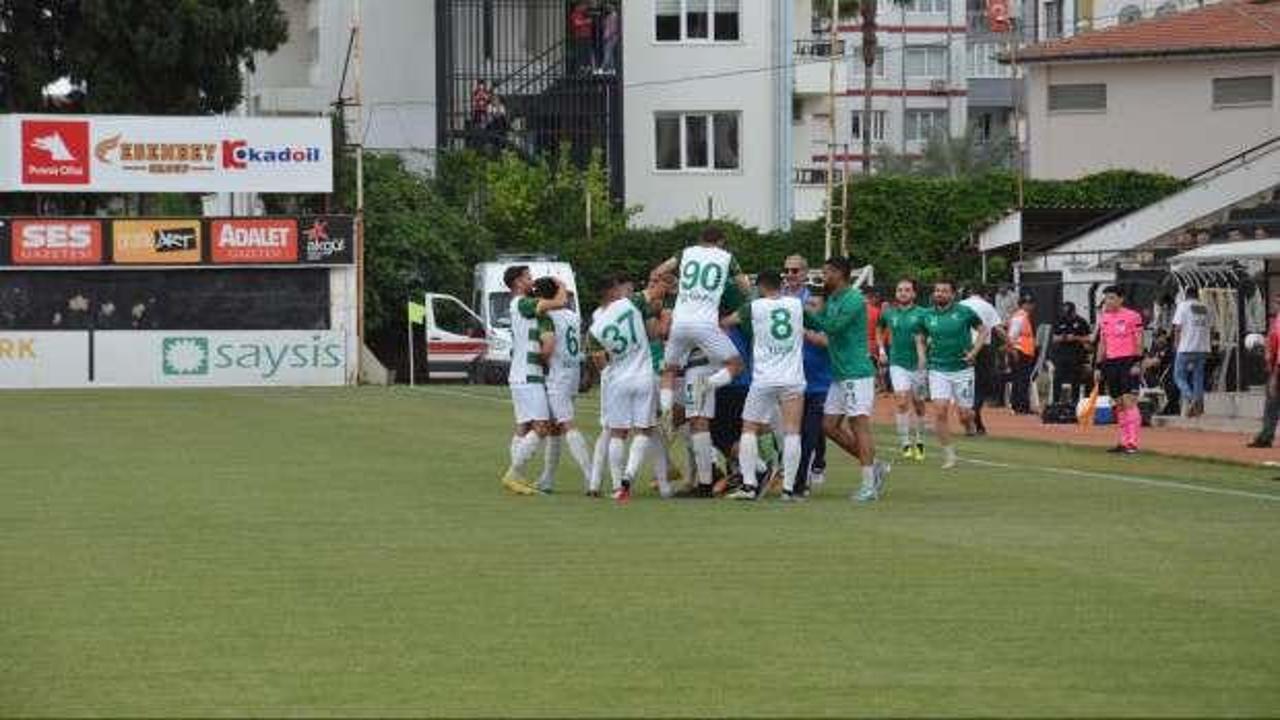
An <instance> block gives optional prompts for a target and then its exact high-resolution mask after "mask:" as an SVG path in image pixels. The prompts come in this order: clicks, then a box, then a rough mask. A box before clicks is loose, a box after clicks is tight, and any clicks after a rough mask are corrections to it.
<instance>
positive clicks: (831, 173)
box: [823, 0, 865, 258]
mask: <svg viewBox="0 0 1280 720" xmlns="http://www.w3.org/2000/svg"><path fill="white" fill-rule="evenodd" d="M839 45H840V0H831V44H830V45H829V46H828V48H827V60H828V64H827V226H826V244H825V245H824V255H823V257H824V258H829V257H831V240H832V236H833V235H834V226H833V221H834V215H835V192H834V191H835V178H836V71H837V68H836V63H838V62H840V60H841V59H842V58H843V57H844V50H843V48H840V52H839V53H838V54H837V52H836V49H837V47H838V46H839ZM864 124H865V119H864ZM844 181H845V182H847V181H848V178H844ZM840 212H841V218H840V224H841V225H843V224H844V217H843V216H844V206H843V205H841V208H840Z"/></svg>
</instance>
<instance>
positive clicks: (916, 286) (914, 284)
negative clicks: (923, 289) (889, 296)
mask: <svg viewBox="0 0 1280 720" xmlns="http://www.w3.org/2000/svg"><path fill="white" fill-rule="evenodd" d="M902 283H907V284H908V285H910V286H911V291H912V292H920V283H918V282H916V279H915V278H913V277H904V278H899V279H898V282H896V283H894V284H893V287H894V289H897V287H898V286H899V285H901V284H902Z"/></svg>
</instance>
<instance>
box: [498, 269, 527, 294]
mask: <svg viewBox="0 0 1280 720" xmlns="http://www.w3.org/2000/svg"><path fill="white" fill-rule="evenodd" d="M527 272H529V266H528V265H512V266H511V267H509V268H507V270H506V272H504V273H502V284H503V285H506V286H507V289H508V290H512V289H514V288H513V287H512V286H513V285H515V282H516V278H518V277H520V276H521V275H523V274H525V273H527Z"/></svg>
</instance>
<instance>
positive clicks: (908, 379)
mask: <svg viewBox="0 0 1280 720" xmlns="http://www.w3.org/2000/svg"><path fill="white" fill-rule="evenodd" d="M889 385H890V387H892V388H893V391H894V392H896V393H908V392H909V393H915V394H916V397H918V398H921V399H923V396H924V393H925V391H927V390H928V389H929V373H927V372H925V371H924V370H908V369H906V368H904V367H898V366H897V365H890V366H889Z"/></svg>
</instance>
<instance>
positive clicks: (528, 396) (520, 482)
mask: <svg viewBox="0 0 1280 720" xmlns="http://www.w3.org/2000/svg"><path fill="white" fill-rule="evenodd" d="M502 280H503V282H504V283H506V285H507V288H509V289H510V290H511V369H510V371H509V372H508V374H507V384H508V385H509V386H510V388H511V404H512V405H513V406H514V408H515V415H516V431H515V435H514V437H512V439H511V465H510V466H509V467H508V468H507V472H506V474H505V475H503V477H502V485H503V487H505V488H506V489H507V490H510V491H511V492H514V493H517V494H519V495H532V494H534V493H536V492H537V491H536V490H534V488H533V486H531V485H530V484H529V482H528V481H527V480H525V479H524V477H523V476H522V475H521V473H522V471H523V470H524V466H525V464H526V463H528V462H529V460H530V459H532V458H533V456H534V454H536V453H537V452H538V444H539V443H540V442H541V440H542V438H544V437H546V436H547V435H548V434H549V433H550V430H551V426H550V423H549V420H550V419H551V409H550V408H549V407H548V405H547V388H546V377H545V373H544V372H543V368H542V353H541V346H540V342H541V338H542V330H543V329H545V328H546V327H548V324H549V321H548V320H547V314H548V313H550V312H551V311H552V310H558V309H560V308H563V307H565V306H567V305H568V304H569V295H568V292H567V291H566V290H565V289H564V286H563V285H560V284H559V283H557V292H556V295H555V297H553V298H551V299H549V300H548V299H542V300H539V299H537V298H534V297H533V296H532V295H531V294H530V293H531V292H532V291H533V276H532V275H531V274H530V273H529V267H528V266H527V265H515V266H512V267H509V268H507V270H506V272H504V273H503V277H502Z"/></svg>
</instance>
